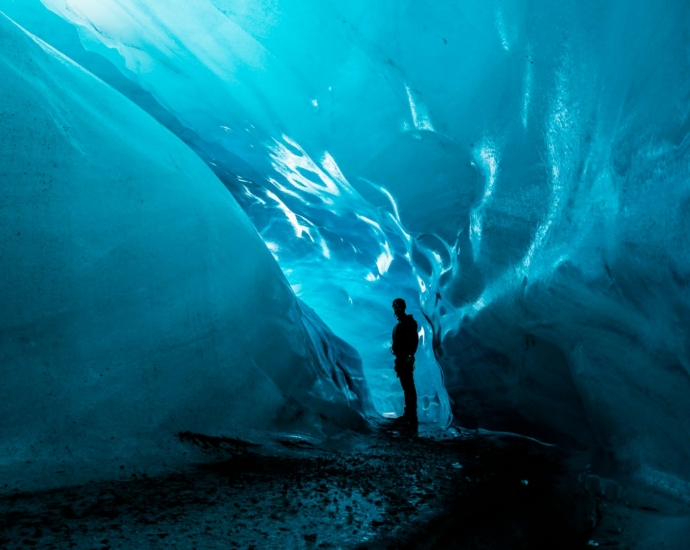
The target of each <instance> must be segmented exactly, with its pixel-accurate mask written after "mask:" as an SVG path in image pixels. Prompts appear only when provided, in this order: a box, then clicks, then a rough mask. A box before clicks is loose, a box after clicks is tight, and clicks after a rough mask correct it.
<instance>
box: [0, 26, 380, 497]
mask: <svg viewBox="0 0 690 550" xmlns="http://www.w3.org/2000/svg"><path fill="white" fill-rule="evenodd" d="M0 67H1V68H2V74H3V83H2V87H1V88H0V104H1V105H2V113H1V114H2V116H1V117H0V127H1V129H2V138H1V139H0V181H2V190H1V193H2V195H1V200H0V266H1V267H2V277H0V295H1V296H2V316H1V318H0V350H1V351H0V357H1V361H0V365H1V366H0V369H1V370H0V372H1V373H2V384H0V411H1V414H0V479H2V485H3V486H2V487H0V489H2V490H8V489H12V488H15V487H19V488H23V489H26V488H31V487H35V486H47V485H58V484H65V483H70V482H75V481H79V480H84V479H89V478H97V477H102V476H108V475H114V474H115V473H124V474H125V475H129V473H131V472H132V471H133V470H134V471H141V470H142V469H146V468H153V469H157V468H159V467H160V466H162V465H171V464H176V463H179V462H180V461H182V460H185V459H184V454H186V451H187V449H185V448H183V447H182V445H181V444H179V442H178V443H176V439H175V434H176V433H178V432H182V431H186V430H190V431H193V432H202V433H206V434H219V435H220V434H223V435H230V436H236V437H237V436H239V437H248V436H249V437H251V436H252V434H256V433H260V432H263V433H267V432H271V433H279V432H283V433H288V434H292V435H297V434H301V435H302V436H305V437H311V438H316V439H320V438H323V437H324V436H327V435H332V434H336V433H339V432H340V431H341V430H342V429H343V428H344V427H355V426H358V425H361V424H362V423H363V420H362V418H361V416H359V415H358V414H357V413H356V412H355V411H357V412H359V414H367V413H368V414H371V413H372V412H373V407H372V404H371V400H370V396H369V393H368V389H367V387H366V384H365V382H364V379H363V374H362V369H361V360H360V358H359V356H358V354H357V352H356V351H355V350H353V349H352V348H351V347H350V346H349V345H347V344H346V343H344V342H343V341H341V340H340V339H339V338H338V337H336V336H335V335H333V334H332V333H331V332H330V330H328V328H327V327H325V325H324V324H323V322H322V321H321V320H320V319H319V318H318V317H317V316H316V315H315V314H314V313H313V312H311V310H309V309H308V308H306V307H305V306H304V305H303V304H300V302H299V300H297V299H296V298H295V296H294V294H293V293H292V291H291V289H290V287H289V284H288V283H287V281H286V280H285V278H284V276H283V274H282V272H281V270H280V268H279V267H278V265H277V263H276V262H275V260H274V259H273V257H272V256H271V254H270V252H269V251H268V250H267V249H266V247H265V245H264V243H263V242H262V240H261V238H260V237H259V235H258V234H257V232H256V230H255V228H254V227H253V225H252V224H251V222H250V221H249V219H248V218H247V217H246V215H245V214H244V212H243V211H242V210H241V209H240V207H239V206H238V204H237V202H236V201H235V200H234V198H233V197H232V195H231V194H230V193H229V192H228V191H227V189H226V188H225V187H224V186H223V185H222V184H221V183H220V182H219V181H218V179H217V178H216V177H215V176H214V175H213V173H212V172H211V171H210V170H209V169H208V168H207V166H206V165H205V164H204V163H203V162H201V161H200V160H199V158H198V157H197V156H196V155H194V154H193V153H192V152H191V151H190V150H189V148H188V147H187V146H185V145H184V144H183V143H182V142H181V141H180V140H179V139H178V138H177V137H175V136H174V135H173V134H171V133H169V132H168V131H167V130H165V129H164V128H163V127H161V126H160V125H159V124H158V123H157V122H156V121H154V120H153V119H152V118H151V117H150V116H149V115H147V114H146V113H144V112H143V111H141V110H140V109H139V108H137V107H136V106H134V105H133V104H132V103H131V102H130V101H129V100H127V99H126V98H124V97H123V96H121V95H120V94H119V93H117V92H115V91H113V90H112V89H111V88H109V87H108V86H106V85H105V84H104V83H103V82H101V81H100V80H97V79H96V78H94V77H93V76H92V75H91V74H89V73H87V72H86V71H84V70H83V69H82V68H81V67H79V66H78V65H75V64H74V63H73V62H72V61H70V60H68V59H67V58H65V57H64V56H62V55H61V54H59V53H58V52H56V51H55V50H53V49H52V48H51V47H50V46H48V45H46V44H45V43H43V42H41V41H40V40H39V39H36V38H34V37H33V36H31V35H29V34H27V33H26V32H25V31H24V30H22V29H21V28H20V27H18V26H17V25H15V23H13V22H12V21H11V20H9V19H7V18H6V17H5V16H4V15H2V14H0ZM152 144H155V146H154V147H152ZM303 308H304V314H303V313H302V309H303ZM305 323H306V324H305ZM344 373H346V374H344ZM121 468H122V471H121Z"/></svg>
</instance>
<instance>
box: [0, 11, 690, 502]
mask: <svg viewBox="0 0 690 550" xmlns="http://www.w3.org/2000/svg"><path fill="white" fill-rule="evenodd" d="M42 1H43V4H40V3H38V2H37V1H31V0H26V1H20V0H16V1H14V2H12V1H9V2H8V1H7V0H6V1H5V3H4V4H3V5H2V10H3V11H4V12H5V13H7V15H8V16H9V17H11V18H13V19H15V20H16V21H17V22H18V23H19V24H20V25H22V26H23V27H25V28H26V29H27V30H29V31H30V32H31V33H33V34H35V35H36V36H38V37H39V38H41V39H42V40H45V41H46V42H48V43H49V44H51V46H53V47H55V48H56V49H57V50H59V51H60V52H62V53H64V54H65V55H67V56H68V57H70V58H72V59H74V60H75V61H76V62H77V63H79V64H80V65H82V66H84V67H86V68H87V69H88V70H89V71H91V72H93V73H94V74H96V75H97V76H98V77H100V78H101V79H102V80H103V81H105V83H107V85H108V86H109V87H112V88H115V89H117V90H119V91H120V92H121V93H123V94H124V95H125V96H127V97H128V98H129V99H131V100H132V101H134V102H135V103H137V104H138V105H139V106H140V107H142V108H143V109H144V110H146V111H148V112H149V113H150V114H151V115H153V117H154V118H155V119H156V120H157V121H158V122H154V121H153V120H151V119H148V118H147V119H146V120H145V121H144V122H142V124H144V125H145V126H147V127H148V126H151V125H157V126H159V127H160V126H161V125H163V126H166V127H167V128H168V129H169V130H171V131H172V132H173V133H174V134H176V135H177V136H178V137H179V138H181V139H182V140H183V141H184V142H185V143H186V144H187V145H188V146H189V147H190V148H191V149H192V150H193V151H194V152H196V154H197V155H198V157H200V158H201V159H202V160H203V161H205V163H206V165H207V166H208V167H210V168H211V170H213V172H214V173H215V175H216V176H217V178H218V179H220V180H221V181H222V182H223V184H225V187H226V188H227V189H228V190H229V191H230V192H231V193H232V195H233V196H234V199H235V200H236V201H237V203H238V204H239V206H240V207H241V210H242V211H243V212H244V213H246V215H247V216H248V218H249V219H250V220H251V222H252V224H253V226H254V227H255V228H256V230H257V231H258V233H259V234H260V236H261V238H262V240H263V243H265V245H266V247H267V249H268V251H270V253H271V254H272V255H273V257H274V258H275V259H276V260H277V262H278V264H279V265H280V267H281V268H282V272H283V273H284V275H285V277H286V278H287V281H288V283H289V285H290V286H291V288H292V291H293V292H294V294H296V296H297V297H298V298H299V300H300V301H301V302H299V303H298V302H294V304H296V305H294V304H293V305H288V302H289V299H288V298H285V300H287V301H284V302H282V303H283V305H277V304H276V305H271V303H270V302H262V299H265V297H263V296H262V292H261V290H260V289H258V290H257V291H256V294H255V295H252V296H253V297H252V298H251V299H252V300H255V304H256V308H252V307H250V306H247V307H246V308H245V309H244V310H241V312H238V314H237V317H239V318H237V319H235V322H236V324H237V326H238V328H237V330H238V331H244V330H245V327H246V326H247V325H252V324H254V323H255V322H256V321H255V317H257V316H258V317H259V318H261V319H265V317H266V315H267V314H271V313H275V315H276V319H277V320H276V323H277V324H279V325H281V326H282V323H283V321H281V319H282V317H281V316H283V315H287V316H288V317H290V319H292V320H291V321H289V323H292V324H295V325H299V326H302V325H303V326H304V328H303V333H304V334H308V335H309V334H311V336H309V337H308V341H309V342H312V344H309V345H308V346H307V347H308V348H309V346H312V345H313V348H309V349H312V351H308V352H305V354H306V356H309V357H312V358H314V357H317V356H318V355H319V353H320V354H321V356H320V359H318V360H315V361H316V362H317V363H318V362H321V363H324V362H325V363H326V364H332V365H334V366H333V369H334V370H333V371H332V372H331V375H329V376H330V378H329V379H330V380H331V381H335V382H333V384H334V387H335V386H337V387H339V388H341V389H342V388H346V387H348V382H347V381H343V379H342V377H345V378H347V376H348V374H347V373H352V372H354V373H363V374H358V375H357V376H360V377H361V376H364V377H365V378H366V380H367V382H368V386H369V389H370V392H371V403H370V404H369V401H368V400H369V399H370V398H369V397H368V393H367V391H366V390H365V389H362V386H361V385H360V384H359V383H354V382H353V383H350V385H349V387H350V388H352V391H354V392H355V393H356V394H357V396H355V395H354V394H352V395H350V397H349V401H348V402H349V403H350V404H352V403H355V402H356V403H358V405H357V407H359V410H360V411H369V412H370V413H371V411H372V410H373V409H376V410H377V411H378V412H379V413H383V412H388V411H395V410H398V411H399V409H400V408H401V406H402V399H401V396H400V393H399V389H398V383H397V380H396V379H395V376H394V374H393V373H392V369H391V363H392V362H391V356H390V354H389V352H388V348H387V345H388V342H389V340H390V328H391V326H392V324H393V322H394V319H393V317H392V312H391V310H390V302H391V300H392V298H394V297H397V296H402V297H404V298H405V299H406V300H407V302H408V303H409V304H410V305H411V307H410V310H411V312H412V313H413V314H414V315H415V317H416V318H417V319H418V321H420V326H421V327H422V330H423V334H422V338H423V342H424V344H423V346H422V347H421V349H420V352H419V358H418V367H417V373H416V375H417V381H418V387H419V394H420V407H421V408H422V409H423V411H420V412H421V415H422V418H423V419H426V420H430V421H437V422H441V423H445V422H447V421H448V419H449V418H450V415H451V413H452V414H453V415H454V418H455V419H456V420H457V421H458V422H459V423H460V424H462V425H468V426H469V425H471V426H474V425H477V424H478V425H479V426H480V427H483V428H488V429H501V430H511V431H516V432H520V433H526V434H530V435H536V436H538V437H541V438H545V439H547V440H550V441H557V442H559V443H562V444H565V445H570V446H571V447H572V448H590V449H594V450H595V453H594V457H595V467H600V468H602V469H606V468H607V467H608V465H610V464H613V463H616V464H618V465H621V464H622V465H623V466H624V469H627V471H629V472H632V473H633V474H634V475H636V476H637V477H638V478H639V479H643V480H645V481H647V482H650V483H653V484H655V485H657V486H662V485H663V486H665V487H667V488H669V487H670V488H672V489H671V490H673V491H676V492H683V491H687V485H686V484H685V482H684V481H683V480H684V479H688V478H690V470H689V469H688V464H690V460H689V459H690V440H689V439H688V438H687V437H686V433H687V428H688V424H689V422H690V400H689V399H688V395H690V362H689V360H690V356H689V352H690V349H689V348H688V331H689V330H690V323H689V322H688V321H689V320H690V309H689V306H690V292H689V288H690V254H689V252H688V245H689V244H690V242H689V240H690V237H689V234H690V232H689V229H690V185H689V184H688V168H689V166H688V164H689V159H690V157H689V156H688V152H689V151H688V147H689V141H688V128H689V125H690V119H689V118H688V112H689V109H690V102H689V98H690V96H689V93H690V70H689V69H690V38H689V37H690V11H688V10H687V5H686V3H685V2H682V1H670V0H666V1H661V2H658V1H657V2H651V1H649V2H646V1H645V2H635V3H630V2H623V1H619V2H597V1H587V2H584V3H583V2H575V1H565V2H558V3H554V2H547V1H545V0H544V1H524V2H518V1H481V2H479V1H463V2H411V1H396V2H380V3H372V2H371V1H369V0H359V1H357V0H348V1H347V2H345V1H342V2H339V1H316V0H314V1H304V0H265V1H261V0H245V1H237V0H232V1H231V0H196V1H195V2H188V1H183V0H165V1H154V0H138V1H130V0H99V1H95V0H67V1H65V0H42ZM58 16H59V17H58ZM5 27H8V25H7V24H4V26H3V31H2V32H3V33H9V31H8V30H6V28H5ZM8 28H9V27H8ZM75 29H76V31H77V32H78V39H77V35H76V33H75ZM25 42H27V44H28V43H29V42H28V41H25ZM27 47H28V46H27ZM34 50H36V51H38V48H36V47H35V45H34ZM34 50H31V51H34ZM3 55H4V52H3ZM114 67H116V68H117V70H115V69H114ZM79 86H82V84H79ZM99 86H101V87H102V88H103V89H105V88H106V87H107V86H106V85H105V84H100V83H99ZM48 88H50V86H48ZM94 89H95V88H94ZM99 89H100V88H99ZM44 93H45V94H48V95H49V94H50V91H49V89H48V91H44ZM102 93H104V92H94V94H96V95H94V96H89V101H93V102H94V104H95V105H96V106H95V107H93V109H96V110H98V109H105V110H106V111H108V103H107V101H105V102H103V101H100V100H99V97H100V96H99V95H98V94H102ZM108 93H110V92H108ZM68 95H69V94H68ZM108 97H110V96H108ZM108 101H109V100H108ZM81 103H82V105H83V104H84V103H88V101H86V100H83V101H82V102H81ZM131 109H132V110H137V111H138V109H136V108H135V107H133V106H132V107H131ZM109 116H112V113H110V114H109ZM142 116H143V115H142ZM104 120H105V119H104ZM136 128H137V127H135V126H133V127H132V133H131V135H126V133H127V130H126V129H120V130H119V131H120V132H123V133H124V134H125V135H123V136H122V137H121V139H122V141H123V142H124V143H128V144H129V145H130V146H132V147H135V148H137V150H138V152H139V153H140V154H141V155H143V156H142V158H143V159H144V160H142V162H143V163H144V164H145V163H146V160H145V157H146V155H148V154H151V155H154V156H164V155H163V153H160V151H158V152H157V150H158V149H160V147H161V143H162V141H165V140H167V139H173V138H172V136H170V137H168V136H169V134H168V133H167V132H165V131H163V130H162V129H160V131H158V132H159V134H160V136H165V137H160V136H159V137H157V138H155V139H144V138H142V137H141V136H139V135H136V134H135V133H134V132H135V131H136V132H138V130H136ZM102 132H103V134H104V135H105V136H107V135H110V134H111V133H112V132H111V131H110V129H109V128H108V124H107V123H104V124H103V128H102ZM157 135H158V134H157ZM102 139H104V138H102ZM113 147H114V149H117V146H116V145H114V146H113ZM179 154H180V155H182V153H179ZM177 155H178V153H175V154H168V155H167V157H166V158H167V160H166V161H165V162H164V161H163V160H160V162H161V163H162V165H165V163H166V162H167V163H168V164H172V165H173V166H176V163H178V156H177ZM3 162H7V160H6V157H5V158H4V159H3ZM190 162H191V161H190ZM189 174H190V173H189V172H187V176H188V177H190V178H192V180H193V181H196V180H195V179H194V177H192V176H191V175H189ZM208 177H210V175H209V174H206V175H205V176H204V178H207V179H208ZM144 180H146V178H144ZM157 185H159V187H160V190H159V193H160V194H161V195H160V196H161V200H164V199H163V197H164V196H165V189H166V185H165V182H160V183H158V184H157ZM208 185H212V184H211V183H209V184H208ZM200 194H202V195H203V192H201V191H200ZM165 200H167V199H165ZM188 200H196V199H188ZM199 200H200V199H199ZM209 200H210V199H209ZM211 202H212V201H211ZM130 206H131V205H130ZM123 208H129V207H128V206H127V205H126V204H125V205H123ZM145 215H148V214H145ZM228 215H229V214H228ZM233 215H234V214H233ZM170 216H171V219H176V217H177V216H185V214H184V212H183V211H180V212H178V213H174V212H171V213H170ZM218 216H220V218H222V216H223V215H222V214H218ZM220 218H219V219H220ZM139 222H141V220H139ZM139 222H138V223H139ZM141 223H148V222H141ZM151 223H153V224H154V225H155V220H154V221H153V222H151ZM219 223H221V222H219ZM223 223H224V222H223ZM221 226H222V223H221ZM8 230H9V229H8ZM157 231H163V233H165V226H164V227H163V228H161V227H160V226H158V227H157ZM213 231H214V235H215V237H216V238H217V239H218V240H217V242H214V246H215V247H217V249H218V250H223V249H224V247H228V248H232V249H236V248H237V247H239V248H240V249H241V248H242V246H244V245H243V244H242V243H243V242H246V241H247V240H249V241H251V239H250V237H248V236H244V234H243V233H239V232H237V231H236V230H231V229H229V228H227V229H224V228H222V227H221V228H219V229H217V230H216V229H214V230H213ZM240 241H242V242H240ZM202 242H207V241H206V240H204V241H202ZM252 242H253V241H252ZM238 243H239V244H238ZM161 246H162V245H161ZM192 248H193V247H192ZM213 250H214V252H212V255H213V254H216V252H215V250H216V248H214V249H213ZM238 254H239V255H240V256H243V255H244V257H248V256H247V254H248V253H246V252H238ZM252 254H254V253H252ZM194 258H195V256H193V255H192V256H190V257H189V259H190V261H196V260H195V259H194ZM4 261H7V260H6V259H5V260H4ZM178 261H180V262H182V260H179V259H178ZM233 261H234V260H233ZM262 261H263V260H262ZM226 267H227V270H228V271H227V273H226V275H222V274H215V275H214V277H219V278H221V279H222V278H223V277H226V279H227V281H232V278H233V276H234V275H233V273H232V271H233V270H232V262H230V263H229V264H228V265H227V266H226ZM178 269H179V267H178ZM257 269H259V271H262V272H269V271H271V269H272V268H270V267H268V266H266V267H263V268H257ZM170 277H172V278H173V279H174V278H175V276H174V275H170ZM279 280H282V279H280V277H277V278H276V281H279ZM182 282H183V283H184V284H183V285H182V287H181V288H183V289H187V288H188V285H189V284H193V281H192V282H189V281H187V282H185V280H184V278H182ZM227 284H231V283H230V282H228V283H227ZM267 284H268V286H269V287H270V288H273V287H276V288H282V287H281V285H282V284H283V283H282V282H269V283H267ZM217 285H220V286H218V288H221V287H222V288H224V287H223V283H222V282H221V281H219V282H218V283H217ZM271 285H273V286H271ZM231 286H232V284H231ZM286 288H287V287H286ZM234 291H235V292H240V293H242V292H245V290H243V289H239V288H235V290H234ZM185 292H186V290H185ZM281 292H283V291H281ZM268 294H270V292H268ZM302 302H303V304H302ZM290 304H292V302H290ZM300 304H302V305H300ZM304 304H306V306H308V307H306V306H305V305H304ZM310 308H313V310H314V311H315V313H316V315H314V314H313V313H312V312H311V310H310ZM221 309H222V308H221ZM266 310H268V311H266ZM253 312H254V313H253ZM256 312H259V313H256ZM240 313H241V315H240ZM214 315H216V314H214ZM217 315H220V313H217ZM319 317H320V319H322V320H323V322H325V324H326V325H327V326H328V327H330V330H332V332H333V333H334V334H332V333H330V331H329V330H328V329H326V328H325V327H323V325H322V324H320V321H319V320H318V318H319ZM424 317H426V322H422V321H424ZM285 322H286V323H288V321H285ZM213 326H214V327H215V325H213ZM226 328H227V327H226ZM214 330H215V328H214ZM267 330H268V333H269V334H271V333H272V332H271V331H272V330H274V329H267ZM285 330H287V331H288V332H289V330H288V329H285ZM300 330H302V329H300ZM324 335H330V336H324ZM335 335H337V336H335ZM305 338H306V337H305ZM288 339H289V338H288ZM340 339H342V340H344V341H345V342H347V343H349V344H350V345H351V346H353V347H354V349H355V350H356V352H354V350H352V349H351V348H349V347H348V346H347V344H344V342H342V341H340ZM326 340H328V341H330V342H334V343H333V345H332V346H331V347H330V348H329V347H328V346H325V347H324V349H330V359H328V358H325V356H324V355H323V352H322V351H318V352H317V351H314V350H321V347H322V346H321V342H323V341H326ZM243 341H244V342H246V346H247V347H248V348H251V347H252V346H255V345H257V344H258V342H262V340H261V339H259V340H257V341H254V342H252V341H246V340H243ZM265 341H266V340H263V342H265ZM334 350H341V351H337V352H336V351H334ZM342 350H346V351H342ZM325 353H326V356H327V355H328V353H329V352H328V351H327V352H325ZM337 353H344V354H345V355H346V356H347V357H349V359H348V361H349V363H348V361H345V360H341V361H340V362H338V360H336V359H335V358H334V357H335V355H334V354H337ZM357 353H358V354H359V356H360V357H361V366H358V365H360V363H358V361H359V358H358V357H357ZM329 361H330V363H329ZM347 365H354V366H352V367H348V366H347ZM439 366H440V368H439ZM263 368H264V367H263V365H259V369H260V370H261V369H263ZM310 368H313V367H310ZM305 369H307V370H308V368H307V367H305ZM353 369H354V370H353ZM357 369H360V370H357ZM334 373H335V374H334ZM357 376H355V378H357ZM338 377H340V382H338V380H339V378H338ZM310 383H311V382H310ZM278 386H279V387H280V384H278ZM358 388H359V389H358ZM281 391H282V389H281ZM446 391H447V393H446ZM288 393H289V392H288ZM300 399H301V398H297V401H299V402H301V401H300ZM332 399H336V398H335V397H334V398H330V397H329V398H325V401H326V402H330V401H332ZM336 400H337V399H336ZM317 409H318V407H316V408H315V409H314V410H317ZM336 416H337V415H336Z"/></svg>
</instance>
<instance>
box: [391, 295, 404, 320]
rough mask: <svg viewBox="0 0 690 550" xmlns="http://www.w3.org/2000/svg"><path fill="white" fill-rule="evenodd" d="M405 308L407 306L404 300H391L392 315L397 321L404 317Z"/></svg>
mask: <svg viewBox="0 0 690 550" xmlns="http://www.w3.org/2000/svg"><path fill="white" fill-rule="evenodd" d="M406 307H407V304H406V303H405V300H403V299H402V298H396V299H395V300H393V313H394V314H395V316H396V317H397V318H398V319H400V318H401V317H402V316H403V315H405V308H406Z"/></svg>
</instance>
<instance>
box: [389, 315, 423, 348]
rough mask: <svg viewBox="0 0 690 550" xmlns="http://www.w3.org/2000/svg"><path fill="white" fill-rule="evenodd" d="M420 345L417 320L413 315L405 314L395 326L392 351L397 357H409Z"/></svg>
mask: <svg viewBox="0 0 690 550" xmlns="http://www.w3.org/2000/svg"><path fill="white" fill-rule="evenodd" d="M417 346H419V336H418V335H417V321H415V320H414V317H412V315H405V316H404V317H403V318H402V319H400V320H399V321H398V324H397V325H395V326H394V327H393V346H392V347H391V352H392V353H393V355H395V356H396V357H407V356H408V355H414V354H415V353H416V351H417Z"/></svg>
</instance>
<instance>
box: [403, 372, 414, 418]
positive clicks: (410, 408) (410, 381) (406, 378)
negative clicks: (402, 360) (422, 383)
mask: <svg viewBox="0 0 690 550" xmlns="http://www.w3.org/2000/svg"><path fill="white" fill-rule="evenodd" d="M400 385H401V386H402V389H403V393H404V394H405V414H404V416H405V417H408V418H413V419H416V418H417V389H416V388H415V385H414V376H413V374H412V367H407V365H406V366H405V368H404V369H401V372H400Z"/></svg>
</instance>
